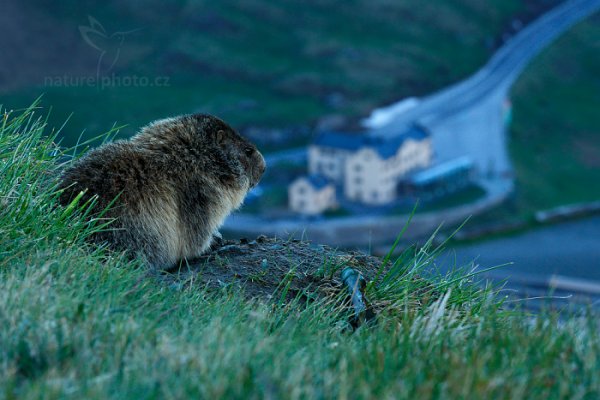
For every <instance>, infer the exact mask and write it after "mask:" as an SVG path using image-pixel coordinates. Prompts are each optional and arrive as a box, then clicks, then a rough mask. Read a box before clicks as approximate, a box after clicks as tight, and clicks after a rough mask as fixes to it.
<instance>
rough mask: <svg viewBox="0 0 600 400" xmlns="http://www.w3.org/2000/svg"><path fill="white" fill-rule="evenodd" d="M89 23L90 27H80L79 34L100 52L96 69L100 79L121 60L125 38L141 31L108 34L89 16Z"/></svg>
mask: <svg viewBox="0 0 600 400" xmlns="http://www.w3.org/2000/svg"><path fill="white" fill-rule="evenodd" d="M88 21H89V24H90V25H89V26H84V25H79V32H80V33H81V37H83V40H85V42H86V43H87V44H88V45H90V46H91V47H93V48H94V49H96V50H98V51H99V52H100V57H99V59H98V65H97V67H96V77H99V76H100V73H101V72H102V73H107V72H109V71H111V70H112V68H113V67H114V66H115V64H116V63H117V61H118V60H119V55H120V54H121V47H123V42H124V41H125V36H127V35H129V34H131V33H133V32H137V31H139V30H141V29H133V30H130V31H124V32H114V33H112V34H108V33H107V31H106V29H104V26H102V24H101V23H100V22H99V21H98V20H97V19H95V18H94V17H92V16H90V15H88Z"/></svg>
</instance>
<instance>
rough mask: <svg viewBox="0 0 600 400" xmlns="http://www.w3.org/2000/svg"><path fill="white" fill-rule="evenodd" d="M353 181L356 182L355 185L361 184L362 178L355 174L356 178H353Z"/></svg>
mask: <svg viewBox="0 0 600 400" xmlns="http://www.w3.org/2000/svg"><path fill="white" fill-rule="evenodd" d="M354 183H356V184H357V185H360V184H362V178H361V177H359V176H357V177H356V178H354Z"/></svg>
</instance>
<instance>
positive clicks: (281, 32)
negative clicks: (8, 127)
mask: <svg viewBox="0 0 600 400" xmlns="http://www.w3.org/2000/svg"><path fill="white" fill-rule="evenodd" d="M36 3H37V4H39V7H44V9H46V10H47V11H46V12H51V13H54V14H56V15H58V18H59V20H63V21H64V23H65V24H66V26H73V27H76V26H77V25H80V24H85V23H86V21H87V15H88V14H92V15H93V16H94V17H95V18H97V19H99V20H100V21H101V22H102V23H103V24H104V25H105V27H106V29H107V30H109V31H111V32H112V31H116V30H128V29H133V28H142V29H143V30H142V31H140V32H138V33H136V34H131V35H129V36H128V37H127V40H126V41H125V42H124V44H125V45H124V47H123V50H122V51H121V57H120V58H119V60H118V63H117V64H116V68H115V70H114V71H112V72H114V73H115V74H116V75H118V76H129V75H132V74H137V75H139V76H148V77H151V78H153V77H155V76H168V77H170V81H169V84H170V86H169V87H146V88H132V87H108V88H104V89H101V90H99V89H98V88H95V87H67V88H51V87H47V86H44V85H39V86H35V87H31V88H29V89H27V90H24V91H18V92H14V93H7V94H4V95H3V97H2V102H4V104H5V105H7V106H9V107H13V108H14V107H26V106H27V105H28V104H30V103H31V102H32V101H33V99H34V98H36V97H37V96H38V95H39V94H40V93H42V92H44V93H45V100H44V102H45V104H49V105H52V106H53V108H54V113H53V116H52V117H51V122H52V124H54V125H57V126H60V125H61V124H62V122H63V121H64V119H65V117H66V116H67V115H69V114H70V113H71V112H74V115H73V118H72V120H71V123H70V124H69V129H68V132H66V133H67V136H68V137H69V138H70V142H71V143H72V142H73V140H74V139H75V138H76V137H77V136H78V135H79V133H80V132H81V131H82V130H83V129H86V130H87V131H88V132H89V133H90V134H97V133H98V132H102V131H104V130H106V129H108V128H109V127H110V126H112V124H113V123H114V122H115V121H117V122H118V123H119V124H129V127H128V128H126V129H125V130H124V131H123V133H124V134H131V133H133V132H134V131H135V129H137V127H139V126H140V125H143V124H145V123H147V122H148V121H150V120H152V119H155V118H159V117H164V116H168V115H172V114H181V113H184V112H193V111H199V110H202V111H208V112H212V113H216V114H218V115H220V116H222V117H224V118H225V119H226V120H228V121H231V122H232V123H233V124H234V125H236V126H238V127H239V126H242V125H245V124H258V125H267V126H269V125H275V126H281V125H287V124H294V123H307V122H310V121H314V120H315V119H316V118H318V117H320V116H322V115H325V114H330V113H341V114H346V115H352V116H357V115H364V114H366V113H367V112H369V111H370V110H371V109H372V108H374V107H376V106H378V105H380V104H381V103H382V102H389V101H393V100H397V99H400V98H403V97H405V96H415V95H417V96H418V95H423V94H426V93H429V92H431V91H433V90H435V89H438V88H440V87H443V86H445V85H447V84H448V83H450V82H453V81H456V80H458V79H460V78H463V77H465V76H467V75H468V74H470V73H472V72H473V71H474V70H476V69H477V68H478V67H479V66H481V65H482V64H483V62H484V61H485V60H486V58H487V57H488V56H489V54H490V51H491V48H490V46H491V45H492V44H493V43H494V41H495V38H497V37H498V36H499V35H500V34H501V33H502V31H503V30H504V29H506V27H507V26H508V25H509V22H510V20H511V18H512V17H513V16H514V15H516V14H528V15H530V14H532V13H535V12H534V11H531V10H530V9H529V11H527V10H526V6H525V5H524V4H523V2H522V1H519V0H491V1H488V2H486V3H485V4H483V3H482V2H481V1H479V0H461V1H448V0H432V1H428V2H423V3H420V4H419V6H418V7H415V3H414V1H413V0H402V1H394V2H373V1H370V0H358V1H353V2H351V3H348V4H344V6H339V4H335V3H333V2H331V1H329V0H319V1H314V2H308V3H307V2H305V1H301V0H287V1H284V2H267V1H258V0H252V1H243V2H239V1H235V0H224V1H219V2H191V1H190V2H180V3H177V5H175V3H164V2H162V3H161V2H158V1H150V2H146V3H145V8H144V10H140V9H139V8H138V7H137V6H136V4H137V3H136V2H117V1H108V2H106V4H105V5H104V6H103V8H101V9H99V8H98V7H97V5H96V6H95V5H93V2H90V1H77V2H75V1H65V2H61V3H60V4H56V2H49V1H47V0H36ZM530 3H531V2H530ZM551 3H552V1H543V0H540V1H535V2H533V3H531V4H536V6H534V7H533V8H536V7H537V8H539V7H540V5H545V6H548V5H549V4H551ZM174 27H177V29H174ZM38 50H39V51H43V49H38ZM73 56H78V55H73ZM92 61H94V60H92ZM331 93H341V94H343V95H344V96H345V99H346V101H345V102H344V103H343V104H342V105H341V106H340V107H339V108H335V107H331V106H329V105H328V104H327V101H326V97H327V95H329V94H331ZM98 104H102V111H101V112H99V111H98V108H97V106H98Z"/></svg>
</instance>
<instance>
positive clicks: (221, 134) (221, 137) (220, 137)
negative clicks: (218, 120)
mask: <svg viewBox="0 0 600 400" xmlns="http://www.w3.org/2000/svg"><path fill="white" fill-rule="evenodd" d="M215 142H216V143H217V144H223V142H225V131H224V130H223V129H219V130H218V131H217V132H216V133H215Z"/></svg>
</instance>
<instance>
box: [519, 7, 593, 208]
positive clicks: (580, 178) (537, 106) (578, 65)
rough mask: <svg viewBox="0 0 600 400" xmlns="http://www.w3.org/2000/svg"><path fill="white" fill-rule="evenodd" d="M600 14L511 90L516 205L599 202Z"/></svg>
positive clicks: (545, 56) (533, 66)
mask: <svg viewBox="0 0 600 400" xmlns="http://www.w3.org/2000/svg"><path fill="white" fill-rule="evenodd" d="M599 71H600V15H598V14H596V15H595V16H593V17H592V18H590V19H589V20H587V21H584V22H583V23H581V24H579V25H578V26H576V27H575V28H574V29H572V30H571V31H570V32H568V33H567V34H566V35H564V36H563V37H561V38H559V39H558V41H557V42H556V43H554V44H553V45H552V46H550V47H549V48H548V49H546V51H544V52H543V53H542V54H541V55H540V56H539V57H538V58H537V59H536V60H534V62H533V63H532V64H531V65H530V66H529V67H528V68H527V69H526V71H525V73H524V74H523V75H522V77H521V78H520V79H519V80H518V81H517V83H516V85H515V86H514V88H513V91H512V98H513V110H514V120H513V124H512V127H511V143H510V151H511V158H512V160H513V162H514V166H515V170H516V173H517V189H518V192H517V194H518V197H517V201H516V204H515V206H516V207H517V210H518V211H519V212H520V213H522V212H524V211H525V210H532V209H536V208H538V209H539V208H549V207H555V206H557V205H560V204H565V203H572V202H581V201H592V200H598V199H600V185H598V182H600V116H599V115H598V110H599V105H600V74H599Z"/></svg>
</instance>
